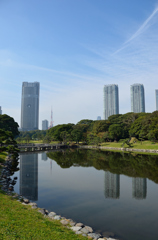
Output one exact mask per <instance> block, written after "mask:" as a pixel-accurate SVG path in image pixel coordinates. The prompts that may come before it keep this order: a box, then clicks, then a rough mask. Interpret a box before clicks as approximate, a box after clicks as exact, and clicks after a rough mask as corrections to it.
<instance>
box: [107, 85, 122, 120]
mask: <svg viewBox="0 0 158 240" xmlns="http://www.w3.org/2000/svg"><path fill="white" fill-rule="evenodd" d="M114 114H119V93H118V85H115V84H111V85H105V86H104V119H105V120H106V119H108V117H109V116H111V115H114Z"/></svg>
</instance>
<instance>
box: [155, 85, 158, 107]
mask: <svg viewBox="0 0 158 240" xmlns="http://www.w3.org/2000/svg"><path fill="white" fill-rule="evenodd" d="M155 97H156V111H158V89H156V90H155Z"/></svg>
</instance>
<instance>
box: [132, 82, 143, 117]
mask: <svg viewBox="0 0 158 240" xmlns="http://www.w3.org/2000/svg"><path fill="white" fill-rule="evenodd" d="M131 111H132V112H134V113H140V112H145V94H144V86H143V84H133V85H131Z"/></svg>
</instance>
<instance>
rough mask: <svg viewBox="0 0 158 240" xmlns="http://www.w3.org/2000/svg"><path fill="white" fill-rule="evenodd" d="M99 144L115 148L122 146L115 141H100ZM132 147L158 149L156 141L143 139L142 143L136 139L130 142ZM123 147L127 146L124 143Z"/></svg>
mask: <svg viewBox="0 0 158 240" xmlns="http://www.w3.org/2000/svg"><path fill="white" fill-rule="evenodd" d="M101 146H105V147H116V148H122V143H119V142H118V143H115V142H106V143H102V144H101ZM132 146H133V147H132V148H135V149H154V150H158V143H154V144H153V143H152V142H150V141H143V142H142V144H141V142H139V141H137V142H136V143H133V144H132ZM124 147H126V148H128V146H127V145H126V144H125V145H124Z"/></svg>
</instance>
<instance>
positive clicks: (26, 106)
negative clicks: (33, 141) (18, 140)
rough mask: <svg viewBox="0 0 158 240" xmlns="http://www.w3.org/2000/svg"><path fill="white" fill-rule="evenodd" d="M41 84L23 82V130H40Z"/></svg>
mask: <svg viewBox="0 0 158 240" xmlns="http://www.w3.org/2000/svg"><path fill="white" fill-rule="evenodd" d="M39 88H40V84H39V82H33V83H31V82H23V83H22V98H21V129H22V131H31V130H37V129H38V123H39Z"/></svg>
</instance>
